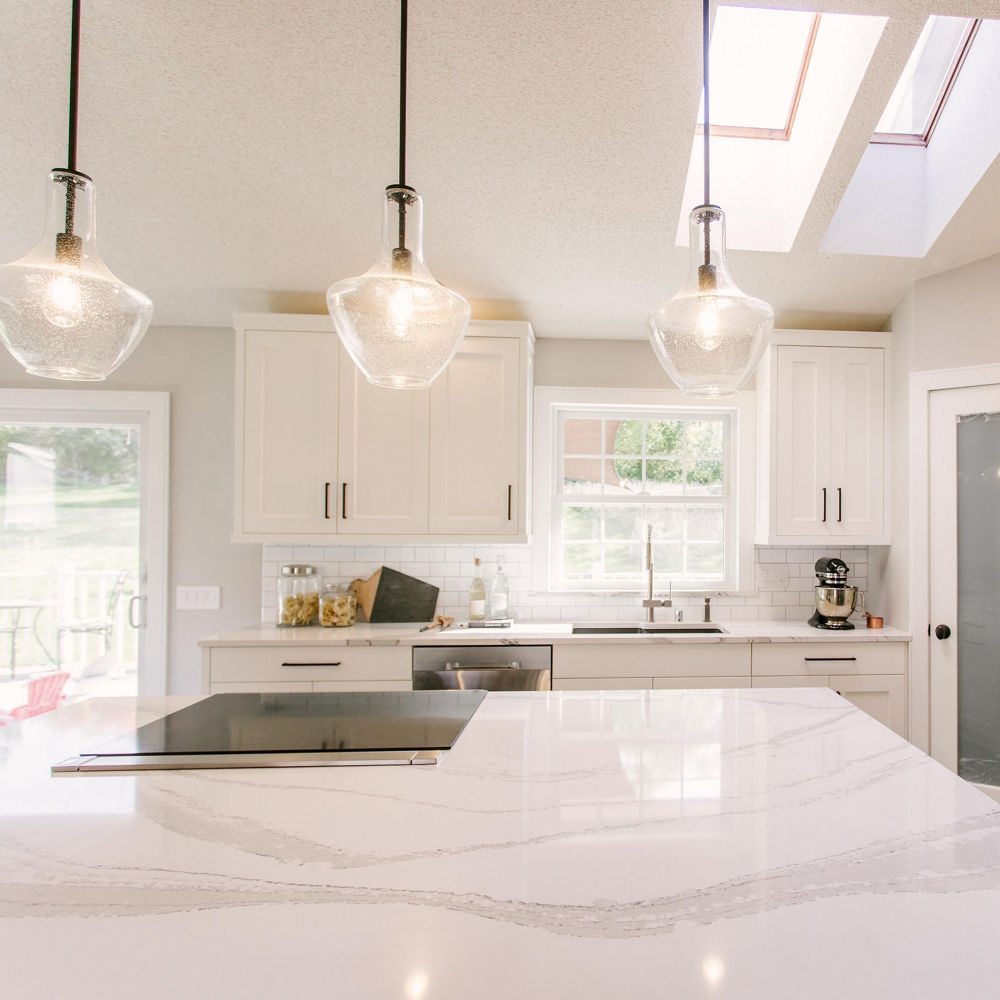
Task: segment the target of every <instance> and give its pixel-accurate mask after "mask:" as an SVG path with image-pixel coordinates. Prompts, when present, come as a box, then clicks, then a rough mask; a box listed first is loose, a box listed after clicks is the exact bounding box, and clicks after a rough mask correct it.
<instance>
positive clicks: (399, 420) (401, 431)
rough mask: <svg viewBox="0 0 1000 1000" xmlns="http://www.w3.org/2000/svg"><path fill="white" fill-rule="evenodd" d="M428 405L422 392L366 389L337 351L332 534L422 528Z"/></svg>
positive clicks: (357, 371)
mask: <svg viewBox="0 0 1000 1000" xmlns="http://www.w3.org/2000/svg"><path fill="white" fill-rule="evenodd" d="M334 336H335V335H334ZM335 339H338V340H339V338H336V337H335ZM443 377H444V376H441V378H443ZM427 402H428V390H426V389H386V388H384V387H382V386H377V385H372V384H371V382H369V381H368V379H366V378H365V377H364V375H363V374H362V373H361V370H360V369H359V368H358V366H357V365H356V364H355V363H354V362H353V361H352V360H351V358H350V356H348V355H347V354H346V352H345V353H344V355H343V357H342V358H341V365H340V400H339V428H338V440H339V463H338V468H339V470H340V473H339V475H338V477H337V504H338V520H337V532H338V533H340V534H343V535H372V534H375V535H378V534H393V535H398V534H419V533H421V532H425V531H426V530H427V448H428V437H427ZM332 430H333V428H332V427H331V431H332Z"/></svg>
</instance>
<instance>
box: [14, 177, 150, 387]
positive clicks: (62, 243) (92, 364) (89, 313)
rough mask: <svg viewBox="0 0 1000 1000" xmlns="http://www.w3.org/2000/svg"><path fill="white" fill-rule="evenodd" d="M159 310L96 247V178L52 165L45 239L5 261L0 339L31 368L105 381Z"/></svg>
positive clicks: (45, 373) (50, 374) (50, 375)
mask: <svg viewBox="0 0 1000 1000" xmlns="http://www.w3.org/2000/svg"><path fill="white" fill-rule="evenodd" d="M63 230H66V231H65V232H64V231H63ZM152 315H153V303H152V302H150V300H149V299H148V298H146V296H145V295H143V294H142V292H139V291H136V290H135V289H134V288H130V287H129V286H128V285H126V284H124V283H123V282H121V281H119V280H118V279H117V278H116V277H115V276H114V275H113V274H112V273H111V272H110V271H109V270H108V268H107V266H106V265H105V263H104V261H102V260H101V257H100V254H99V253H98V252H97V244H96V236H95V221H94V182H93V181H92V180H91V179H90V178H89V177H87V176H86V175H85V174H78V173H76V172H75V171H71V170H53V171H52V172H51V173H50V174H49V196H48V214H47V218H46V222H45V234H44V235H43V236H42V241H41V242H40V243H39V244H38V246H36V247H35V249H34V250H32V251H31V253H29V254H28V255H27V256H26V257H22V258H21V259H20V260H16V261H14V262H13V263H11V264H5V265H4V266H3V267H0V341H2V342H3V344H4V346H5V347H6V348H7V350H8V351H10V353H11V354H12V355H13V356H14V357H15V358H16V359H17V360H18V361H19V362H20V363H21V364H22V365H23V366H24V367H25V369H26V370H27V371H28V372H29V373H30V374H32V375H41V376H43V377H45V378H58V379H76V380H80V381H99V380H101V379H103V378H105V377H106V376H107V375H109V374H110V373H111V372H112V371H114V370H115V368H117V367H118V366H119V365H120V364H121V363H122V362H123V361H124V360H125V358H127V357H128V355H129V354H130V353H131V352H132V349H133V348H134V347H135V345H136V344H137V343H138V342H139V340H140V339H141V338H142V335H143V334H144V333H145V332H146V327H148V326H149V321H150V319H151V317H152Z"/></svg>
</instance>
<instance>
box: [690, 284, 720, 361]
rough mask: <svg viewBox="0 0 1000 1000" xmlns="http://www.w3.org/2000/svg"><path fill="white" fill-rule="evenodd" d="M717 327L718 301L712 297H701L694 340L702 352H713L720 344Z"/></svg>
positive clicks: (718, 323) (718, 321)
mask: <svg viewBox="0 0 1000 1000" xmlns="http://www.w3.org/2000/svg"><path fill="white" fill-rule="evenodd" d="M719 325H720V320H719V300H718V299H717V298H716V297H715V296H714V295H703V296H701V302H700V304H699V308H698V318H697V319H696V320H695V333H694V339H695V340H696V341H698V346H699V347H700V348H701V349H702V350H703V351H714V350H715V349H716V348H717V347H718V346H719V344H721V343H722V337H721V334H720V330H719Z"/></svg>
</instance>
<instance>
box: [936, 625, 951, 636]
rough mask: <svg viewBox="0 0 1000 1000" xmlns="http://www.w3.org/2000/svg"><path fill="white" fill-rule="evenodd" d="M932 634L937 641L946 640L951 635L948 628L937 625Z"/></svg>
mask: <svg viewBox="0 0 1000 1000" xmlns="http://www.w3.org/2000/svg"><path fill="white" fill-rule="evenodd" d="M934 634H935V635H936V636H937V637H938V638H939V639H947V638H948V637H949V636H950V635H951V629H950V628H948V626H947V625H938V627H937V628H936V629H934Z"/></svg>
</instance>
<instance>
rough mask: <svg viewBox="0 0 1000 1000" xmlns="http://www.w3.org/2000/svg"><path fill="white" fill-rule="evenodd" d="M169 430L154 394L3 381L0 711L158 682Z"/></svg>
mask: <svg viewBox="0 0 1000 1000" xmlns="http://www.w3.org/2000/svg"><path fill="white" fill-rule="evenodd" d="M167 425H168V398H167V396H166V394H165V393H125V392H111V391H72V390H44V389H42V390H0V709H2V708H3V707H4V706H5V705H6V707H10V706H9V705H7V704H6V703H8V702H10V701H12V700H14V701H16V700H17V698H18V697H19V696H20V695H21V694H22V691H21V688H22V687H23V688H24V690H25V692H26V691H27V685H28V683H29V682H30V681H32V680H34V679H35V678H37V677H44V676H49V675H59V677H60V680H61V681H62V682H63V683H64V688H63V690H64V691H65V694H66V696H67V698H68V699H69V700H76V699H80V698H84V697H89V696H92V695H96V694H137V693H162V692H163V691H164V690H165V650H164V646H165V636H166V621H165V614H166V600H165V595H166V523H167V516H166V515H167V489H166V487H167ZM64 675H65V676H64ZM4 688H6V689H7V690H8V691H9V692H10V694H9V696H8V695H6V694H4V693H3V691H4Z"/></svg>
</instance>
